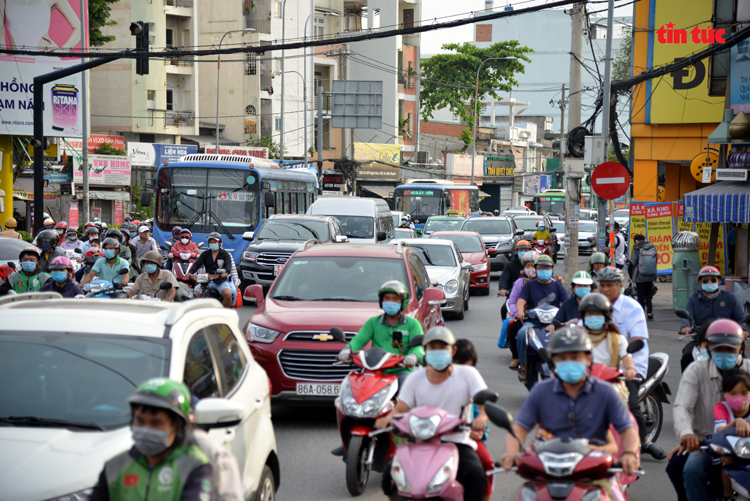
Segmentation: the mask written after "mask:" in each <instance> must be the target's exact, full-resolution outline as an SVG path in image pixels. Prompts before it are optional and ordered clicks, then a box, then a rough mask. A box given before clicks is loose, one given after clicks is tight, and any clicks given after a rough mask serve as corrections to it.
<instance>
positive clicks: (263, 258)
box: [256, 252, 292, 266]
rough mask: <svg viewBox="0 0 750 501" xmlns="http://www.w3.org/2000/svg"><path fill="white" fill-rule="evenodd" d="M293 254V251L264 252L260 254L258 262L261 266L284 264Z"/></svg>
mask: <svg viewBox="0 0 750 501" xmlns="http://www.w3.org/2000/svg"><path fill="white" fill-rule="evenodd" d="M291 255H292V253H291V252H263V253H261V254H259V255H258V258H257V260H256V262H257V263H258V264H259V265H261V266H273V265H275V264H284V263H286V262H287V260H288V259H289V257H290V256H291Z"/></svg>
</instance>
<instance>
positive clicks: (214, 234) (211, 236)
mask: <svg viewBox="0 0 750 501" xmlns="http://www.w3.org/2000/svg"><path fill="white" fill-rule="evenodd" d="M209 240H218V241H219V243H221V242H223V240H222V238H221V234H219V233H217V232H215V231H212V232H211V233H209V234H208V237H207V238H206V242H208V241H209Z"/></svg>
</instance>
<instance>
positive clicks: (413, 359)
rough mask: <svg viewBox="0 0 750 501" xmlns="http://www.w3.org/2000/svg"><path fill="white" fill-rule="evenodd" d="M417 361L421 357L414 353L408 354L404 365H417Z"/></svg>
mask: <svg viewBox="0 0 750 501" xmlns="http://www.w3.org/2000/svg"><path fill="white" fill-rule="evenodd" d="M417 362H419V357H417V356H416V355H415V354H414V353H412V354H411V355H406V356H405V357H404V367H414V366H415V365H417Z"/></svg>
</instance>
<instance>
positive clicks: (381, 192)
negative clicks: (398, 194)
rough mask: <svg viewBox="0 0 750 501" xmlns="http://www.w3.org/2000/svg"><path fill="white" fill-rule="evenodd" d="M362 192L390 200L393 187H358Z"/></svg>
mask: <svg viewBox="0 0 750 501" xmlns="http://www.w3.org/2000/svg"><path fill="white" fill-rule="evenodd" d="M360 188H362V189H363V190H367V191H369V192H370V193H372V194H374V195H377V196H379V197H380V198H392V197H393V190H395V189H396V188H395V187H394V186H360Z"/></svg>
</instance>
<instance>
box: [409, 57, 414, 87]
mask: <svg viewBox="0 0 750 501" xmlns="http://www.w3.org/2000/svg"><path fill="white" fill-rule="evenodd" d="M409 88H410V89H413V88H414V61H409Z"/></svg>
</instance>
